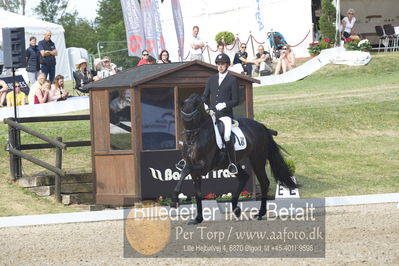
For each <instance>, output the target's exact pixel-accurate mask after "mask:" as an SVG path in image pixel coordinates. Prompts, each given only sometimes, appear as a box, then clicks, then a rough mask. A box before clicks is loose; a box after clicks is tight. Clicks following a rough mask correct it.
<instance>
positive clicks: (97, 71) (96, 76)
mask: <svg viewBox="0 0 399 266" xmlns="http://www.w3.org/2000/svg"><path fill="white" fill-rule="evenodd" d="M93 68H94V69H91V70H90V71H91V75H92V77H93V80H94V81H96V80H100V77H99V74H100V72H101V70H102V69H103V65H102V62H101V59H100V58H96V59H94V62H93Z"/></svg>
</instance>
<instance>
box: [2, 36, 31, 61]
mask: <svg viewBox="0 0 399 266" xmlns="http://www.w3.org/2000/svg"><path fill="white" fill-rule="evenodd" d="M25 49H26V48H25V28H3V52H4V67H7V68H12V67H15V68H20V67H26V58H25Z"/></svg>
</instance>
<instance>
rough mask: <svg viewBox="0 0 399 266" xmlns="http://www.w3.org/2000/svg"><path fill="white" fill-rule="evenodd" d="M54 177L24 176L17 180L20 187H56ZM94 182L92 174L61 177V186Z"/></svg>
mask: <svg viewBox="0 0 399 266" xmlns="http://www.w3.org/2000/svg"><path fill="white" fill-rule="evenodd" d="M54 178H55V177H54V175H37V176H24V177H21V178H19V179H18V180H17V184H18V186H20V187H38V186H51V185H54ZM90 182H93V174H92V173H79V174H73V173H71V174H67V175H66V176H64V177H61V184H69V183H90Z"/></svg>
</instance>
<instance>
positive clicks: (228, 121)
mask: <svg viewBox="0 0 399 266" xmlns="http://www.w3.org/2000/svg"><path fill="white" fill-rule="evenodd" d="M219 120H220V121H222V122H223V125H224V141H230V136H231V118H230V117H228V116H222V117H220V118H219Z"/></svg>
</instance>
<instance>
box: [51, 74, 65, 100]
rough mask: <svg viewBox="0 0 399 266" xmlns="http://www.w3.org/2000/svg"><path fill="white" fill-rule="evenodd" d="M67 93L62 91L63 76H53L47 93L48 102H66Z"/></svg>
mask: <svg viewBox="0 0 399 266" xmlns="http://www.w3.org/2000/svg"><path fill="white" fill-rule="evenodd" d="M68 96H69V93H68V92H66V91H65V89H64V76H63V75H57V76H55V79H54V83H53V84H52V85H51V90H50V93H49V102H57V101H63V100H66V99H67V98H68Z"/></svg>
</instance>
